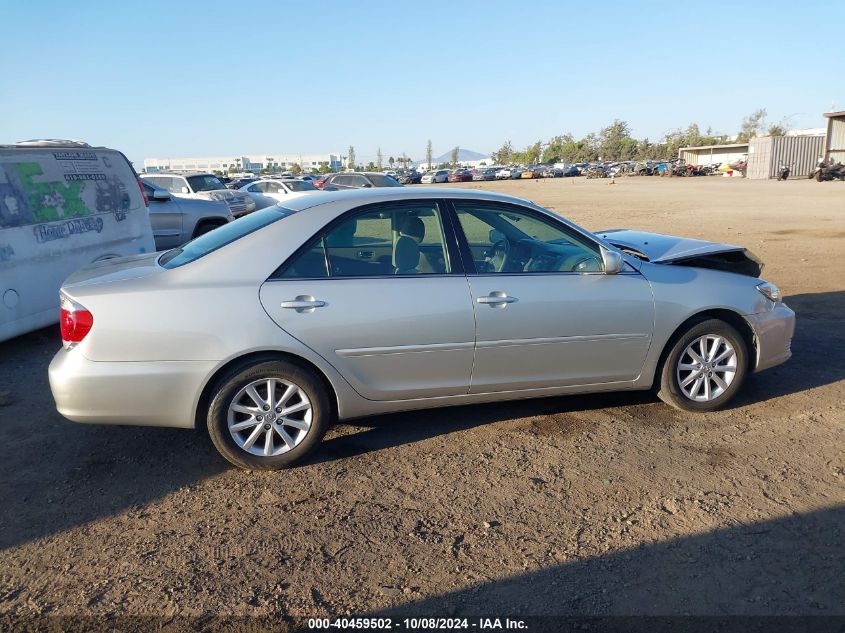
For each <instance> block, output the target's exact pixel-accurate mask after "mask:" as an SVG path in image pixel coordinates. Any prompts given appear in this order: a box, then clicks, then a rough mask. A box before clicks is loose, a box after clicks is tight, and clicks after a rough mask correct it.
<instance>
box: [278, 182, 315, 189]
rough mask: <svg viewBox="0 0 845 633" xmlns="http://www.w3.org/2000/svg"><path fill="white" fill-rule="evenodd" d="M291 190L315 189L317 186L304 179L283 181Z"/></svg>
mask: <svg viewBox="0 0 845 633" xmlns="http://www.w3.org/2000/svg"><path fill="white" fill-rule="evenodd" d="M285 185H287V186H288V187H289V188H290V190H291V191H317V187H315V186H314V185H312V184H311V183H310V182H306V181H304V180H302V181H300V180H290V181H288V182H286V183H285Z"/></svg>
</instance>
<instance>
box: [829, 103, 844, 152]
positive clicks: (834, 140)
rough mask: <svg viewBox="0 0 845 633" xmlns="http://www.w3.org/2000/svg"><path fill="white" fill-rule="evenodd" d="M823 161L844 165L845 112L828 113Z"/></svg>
mask: <svg viewBox="0 0 845 633" xmlns="http://www.w3.org/2000/svg"><path fill="white" fill-rule="evenodd" d="M825 116H826V117H827V119H828V121H827V140H826V143H825V159H827V160H833V161H834V162H837V163H845V112H828V113H827V114H825Z"/></svg>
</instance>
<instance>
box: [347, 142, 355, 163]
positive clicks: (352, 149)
mask: <svg viewBox="0 0 845 633" xmlns="http://www.w3.org/2000/svg"><path fill="white" fill-rule="evenodd" d="M346 166H347V167H349V168H351V169H355V147H353V146H352V145H350V146H349V151H348V152H347V157H346Z"/></svg>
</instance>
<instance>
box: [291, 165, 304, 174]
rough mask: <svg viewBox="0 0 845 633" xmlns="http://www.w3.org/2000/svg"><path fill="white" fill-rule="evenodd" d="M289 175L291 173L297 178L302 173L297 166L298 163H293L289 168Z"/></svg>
mask: <svg viewBox="0 0 845 633" xmlns="http://www.w3.org/2000/svg"><path fill="white" fill-rule="evenodd" d="M290 173H292V174H293V175H294V176H298V175H299V174H301V173H302V167H300V166H299V163H294V164H293V165H291V166H290Z"/></svg>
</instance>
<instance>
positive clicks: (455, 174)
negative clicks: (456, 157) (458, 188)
mask: <svg viewBox="0 0 845 633" xmlns="http://www.w3.org/2000/svg"><path fill="white" fill-rule="evenodd" d="M446 180H447V181H448V182H471V181H472V174H471V173H470V172H469V170H467V169H455V170H452V172H451V173H450V174H449V175H448V176H446Z"/></svg>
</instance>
